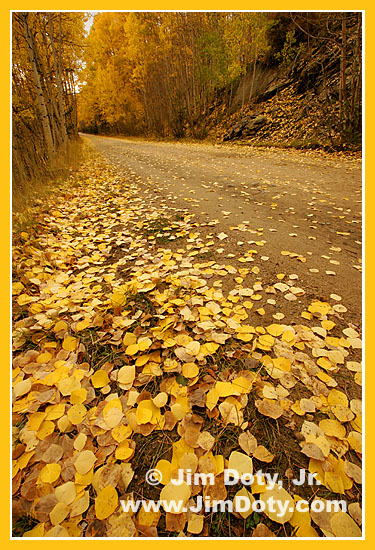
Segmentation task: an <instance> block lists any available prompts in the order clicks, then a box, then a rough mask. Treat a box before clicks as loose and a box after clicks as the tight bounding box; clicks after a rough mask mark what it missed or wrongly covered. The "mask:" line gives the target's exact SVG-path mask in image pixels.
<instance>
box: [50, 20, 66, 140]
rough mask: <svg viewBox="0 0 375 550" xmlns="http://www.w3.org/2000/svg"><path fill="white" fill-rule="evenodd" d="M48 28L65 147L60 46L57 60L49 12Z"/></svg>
mask: <svg viewBox="0 0 375 550" xmlns="http://www.w3.org/2000/svg"><path fill="white" fill-rule="evenodd" d="M48 28H49V35H50V41H51V46H52V56H53V67H54V70H55V77H56V85H57V95H58V101H59V122H60V128H61V138H62V143H63V147H64V148H66V146H67V140H68V134H67V131H66V121H65V113H64V99H63V86H62V77H61V54H60V49H61V48H60V47H59V54H60V55H59V62H58V61H57V53H56V48H55V41H54V37H53V28H52V18H51V14H49V15H48ZM59 37H60V40H61V13H60V14H59Z"/></svg>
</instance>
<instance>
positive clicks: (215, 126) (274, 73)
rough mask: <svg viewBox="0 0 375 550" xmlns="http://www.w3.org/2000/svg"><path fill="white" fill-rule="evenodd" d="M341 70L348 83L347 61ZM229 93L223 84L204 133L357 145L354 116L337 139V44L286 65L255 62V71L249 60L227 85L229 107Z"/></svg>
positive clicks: (219, 137)
mask: <svg viewBox="0 0 375 550" xmlns="http://www.w3.org/2000/svg"><path fill="white" fill-rule="evenodd" d="M346 72H347V77H346V80H347V86H350V85H351V76H350V73H351V66H350V65H349V66H348V67H347V71H346ZM254 74H255V77H254ZM250 95H251V97H252V99H251V100H250V101H249V96H250ZM229 96H230V92H229V91H228V90H226V91H224V92H223V93H222V94H221V95H218V96H217V98H216V100H215V101H214V103H213V104H212V105H211V107H210V109H209V113H207V117H206V120H205V122H204V127H205V129H206V131H207V137H208V138H209V139H214V140H215V141H240V142H244V143H251V144H254V145H278V146H280V145H282V146H284V147H296V148H318V147H319V148H321V147H323V148H325V149H327V150H334V149H335V150H336V149H351V150H356V149H358V148H359V147H360V142H361V132H360V121H359V122H358V126H359V128H358V129H357V131H356V132H355V133H354V134H353V133H352V135H350V136H348V137H347V140H346V143H345V141H344V142H343V140H342V133H341V131H342V129H341V127H340V124H339V119H340V101H339V99H340V50H339V48H338V47H337V48H336V49H334V50H333V51H329V52H328V51H327V50H326V49H323V48H315V49H314V50H313V51H311V52H309V53H306V54H305V55H303V56H302V57H301V59H300V60H299V61H298V62H296V63H294V64H292V65H287V66H285V65H281V66H279V67H267V66H266V65H264V64H261V63H258V64H257V66H256V67H255V71H254V66H250V67H249V70H248V72H247V74H246V75H245V76H244V77H243V78H242V79H241V80H239V81H238V83H237V86H236V89H235V90H234V91H233V90H232V96H233V97H232V101H231V106H230V107H228V103H229ZM244 99H245V101H244V105H242V103H243V100H244Z"/></svg>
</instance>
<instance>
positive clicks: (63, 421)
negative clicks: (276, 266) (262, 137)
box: [12, 152, 362, 537]
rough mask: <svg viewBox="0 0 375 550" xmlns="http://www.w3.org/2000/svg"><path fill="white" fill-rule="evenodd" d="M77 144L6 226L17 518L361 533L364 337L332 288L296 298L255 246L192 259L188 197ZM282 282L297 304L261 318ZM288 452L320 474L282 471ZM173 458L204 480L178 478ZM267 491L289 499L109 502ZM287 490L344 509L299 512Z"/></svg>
mask: <svg viewBox="0 0 375 550" xmlns="http://www.w3.org/2000/svg"><path fill="white" fill-rule="evenodd" d="M87 155H88V158H87V162H86V163H85V164H84V165H83V166H82V167H81V169H80V171H79V172H78V173H76V174H74V175H72V176H71V177H70V179H69V180H68V181H67V182H65V183H64V184H62V185H61V186H60V188H59V189H58V192H57V193H56V197H55V200H54V202H53V204H52V203H50V204H47V205H42V204H41V205H40V207H39V208H38V211H37V212H36V214H35V219H34V223H33V224H32V225H31V226H30V227H29V228H28V229H27V230H24V231H21V232H20V233H16V234H15V236H14V242H15V244H14V256H13V259H14V283H13V298H14V305H13V315H14V332H13V338H14V340H13V342H14V344H13V346H14V360H13V372H12V380H13V495H14V506H13V513H14V531H13V532H14V535H15V536H28V537H99V536H104V537H136V536H142V537H157V536H176V535H178V536H202V537H204V536H233V537H236V536H241V537H244V536H245V537H246V536H261V537H263V536H266V537H271V536H279V537H285V536H297V537H306V536H308V537H319V536H327V537H331V536H334V537H351V536H353V537H358V536H361V529H360V525H361V509H360V498H361V478H362V474H361V467H360V464H361V456H362V447H361V423H362V422H361V418H362V417H361V400H360V390H361V363H360V348H361V340H360V335H359V333H358V331H357V330H356V329H355V328H353V327H352V326H351V325H350V323H344V321H343V314H344V313H345V312H346V308H345V306H343V305H342V304H339V303H328V302H323V301H320V300H312V301H311V302H309V303H307V304H306V307H302V308H301V304H300V302H299V301H298V300H296V299H295V298H296V297H301V296H303V295H304V294H305V292H304V290H303V289H301V288H300V287H298V286H296V281H295V277H294V276H293V275H291V276H290V277H287V276H285V274H275V280H274V282H273V283H272V284H267V285H264V284H262V282H261V281H260V277H259V268H257V266H254V267H253V268H249V267H247V266H248V262H250V261H253V256H254V250H253V251H249V252H248V253H247V254H245V255H244V256H243V257H242V258H240V259H239V261H240V265H242V267H234V266H233V265H227V264H224V263H222V261H219V262H217V261H216V260H210V261H203V260H202V259H199V256H200V255H201V256H202V255H204V253H205V252H207V250H208V247H209V241H208V240H207V239H206V241H203V240H202V239H200V238H199V224H197V223H196V222H195V221H194V216H193V215H192V214H189V212H187V211H182V212H181V211H180V212H174V211H172V210H171V211H170V212H168V211H166V209H165V208H164V209H162V210H161V209H158V208H157V207H155V206H152V205H150V204H149V203H147V201H145V200H143V199H142V198H141V196H140V194H139V185H138V184H136V183H132V182H129V181H125V180H124V179H122V178H120V177H119V176H118V175H116V173H115V172H114V171H113V170H112V169H111V168H110V167H109V166H108V165H107V164H106V163H105V162H104V161H103V160H102V159H101V158H99V157H98V156H95V155H94V154H93V153H89V152H88V153H87ZM160 220H162V222H160ZM214 225H215V224H212V227H214ZM213 238H214V239H218V241H220V242H221V241H222V240H225V239H224V236H223V234H222V233H220V231H219V230H218V231H217V232H216V233H215V234H214V235H213ZM255 252H256V251H255ZM196 256H198V258H196ZM301 261H302V260H301ZM245 265H246V267H245ZM233 277H234V279H233ZM225 278H228V279H230V280H233V288H232V290H230V291H229V292H224V291H223V288H222V286H223V285H222V280H223V279H225ZM280 293H281V294H283V295H284V296H285V297H286V296H287V295H289V298H287V300H290V301H291V302H293V300H294V302H293V304H295V322H294V323H291V324H281V323H280V322H279V321H281V320H282V319H283V317H284V315H283V314H282V313H280V312H277V313H275V314H274V316H273V317H274V321H275V322H273V323H271V324H267V323H264V326H263V325H262V324H259V323H260V320H262V316H263V314H264V310H263V311H262V307H259V308H258V309H256V304H259V303H260V302H261V300H262V299H263V298H264V294H267V295H268V294H270V295H273V296H276V295H277V294H280ZM333 302H334V300H333ZM268 303H270V304H272V303H276V302H275V300H274V299H273V298H270V299H269V300H268ZM254 306H255V307H254ZM299 308H300V309H299ZM150 468H156V469H157V470H159V472H160V479H159V482H160V483H159V485H157V486H151V485H149V484H147V483H146V481H145V473H146V472H147V470H149V469H150ZM226 468H231V469H235V470H237V471H238V472H239V473H248V474H251V473H253V472H254V473H255V472H256V471H259V470H261V469H262V470H263V472H276V473H278V475H279V476H280V479H282V480H283V488H282V489H279V488H273V489H270V488H268V489H267V485H266V484H262V483H258V482H254V483H253V484H252V485H251V486H245V485H243V486H242V485H241V484H238V485H233V486H228V485H225V484H224V469H226ZM301 468H303V469H306V470H307V471H308V472H310V473H312V474H315V477H316V479H317V480H318V481H320V483H321V485H318V486H317V485H314V486H307V487H302V486H301V487H300V486H296V485H294V484H293V483H292V479H293V478H298V477H299V469H301ZM179 469H182V470H184V471H185V472H188V473H196V472H199V473H202V474H204V473H206V474H213V475H214V479H215V483H214V484H213V485H203V486H202V484H200V483H196V484H193V485H189V484H187V483H182V484H181V485H180V486H177V487H176V486H175V485H173V484H172V482H171V480H172V479H174V478H176V477H177V473H178V470H179ZM271 494H272V495H273V496H274V497H275V498H276V499H280V500H282V501H283V502H289V508H288V511H287V512H286V513H285V514H284V515H283V516H281V517H280V516H277V515H276V514H275V513H274V512H272V510H270V509H268V508H267V507H266V508H265V510H264V512H263V513H257V512H251V511H249V512H236V511H234V512H232V513H230V512H225V513H219V512H215V511H214V510H212V511H207V510H202V511H201V512H197V513H193V512H191V511H188V512H181V513H177V514H176V513H171V512H168V511H165V510H164V509H163V506H162V507H161V508H160V510H158V511H146V510H145V509H144V508H143V507H141V508H140V510H139V511H138V512H136V513H135V512H134V513H133V512H124V511H123V510H122V508H121V506H120V502H119V501H120V500H124V501H127V500H129V499H131V500H134V501H135V500H137V499H144V500H146V501H147V500H149V499H153V500H158V499H162V500H164V501H165V502H167V503H168V502H169V501H170V500H172V499H176V498H180V499H181V500H182V501H183V502H184V503H185V504H186V505H194V503H195V502H196V497H197V496H198V495H201V496H203V497H204V498H205V499H206V500H219V501H220V500H227V499H231V500H233V499H235V498H236V496H244V495H245V496H248V497H249V498H250V500H251V499H252V500H255V499H260V500H262V499H265V498H266V497H269V496H270V495H271ZM301 498H304V499H306V500H308V501H309V502H310V503H311V502H312V501H313V500H314V499H320V500H322V499H326V500H327V499H330V500H332V499H333V498H336V499H343V498H344V499H345V500H346V501H347V502H348V505H349V506H348V512H328V511H324V512H319V513H318V512H311V513H310V512H309V511H307V512H305V513H301V512H298V511H297V510H296V509H295V503H296V502H297V501H298V500H299V499H301Z"/></svg>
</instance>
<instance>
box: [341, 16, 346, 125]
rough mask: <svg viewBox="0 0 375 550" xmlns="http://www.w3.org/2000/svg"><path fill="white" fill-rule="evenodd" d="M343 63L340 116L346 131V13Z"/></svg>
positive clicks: (342, 43)
mask: <svg viewBox="0 0 375 550" xmlns="http://www.w3.org/2000/svg"><path fill="white" fill-rule="evenodd" d="M340 61H341V63H340V118H341V126H342V129H343V131H344V133H345V132H346V126H347V124H346V123H347V120H346V118H347V117H346V112H347V104H346V101H347V94H346V13H345V12H344V13H343V14H342V24H341V60H340Z"/></svg>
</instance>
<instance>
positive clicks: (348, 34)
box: [79, 12, 362, 140]
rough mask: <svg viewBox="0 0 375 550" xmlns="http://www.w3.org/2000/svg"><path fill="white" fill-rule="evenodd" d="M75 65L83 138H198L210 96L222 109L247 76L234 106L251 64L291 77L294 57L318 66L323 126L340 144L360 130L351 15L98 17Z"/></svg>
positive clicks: (357, 40) (356, 25)
mask: <svg viewBox="0 0 375 550" xmlns="http://www.w3.org/2000/svg"><path fill="white" fill-rule="evenodd" d="M83 59H84V69H83V70H82V71H81V73H80V81H81V89H80V94H79V98H80V100H79V113H80V115H79V117H80V121H81V128H82V129H83V130H85V131H89V132H99V133H102V132H106V133H124V134H130V135H135V134H146V135H157V136H174V137H181V136H183V135H185V134H186V132H188V133H189V135H191V136H192V137H202V128H203V129H204V123H205V119H206V118H207V115H208V114H209V112H210V109H212V103H213V100H214V99H215V97H217V96H220V95H221V96H224V95H226V96H227V97H228V102H227V105H228V106H229V107H230V103H231V100H232V95H233V89H234V87H236V85H238V83H239V81H240V79H241V77H243V76H244V75H247V78H248V79H250V86H249V91H248V92H246V94H245V87H243V88H242V90H243V92H242V99H241V105H242V109H243V107H244V105H245V104H247V103H249V102H251V101H253V100H254V99H255V97H254V94H253V89H254V86H253V84H254V81H255V75H256V71H257V68H258V65H259V64H263V65H268V66H270V65H273V66H283V67H285V69H286V71H289V72H293V70H294V68H295V66H296V63H297V62H298V61H301V60H304V62H305V64H306V66H307V73H308V66H309V64H311V63H310V61H315V64H316V62H318V65H319V71H320V73H321V74H322V75H323V80H324V87H323V88H324V93H323V95H324V97H323V96H322V97H321V98H320V100H321V101H322V102H324V103H325V105H326V106H329V109H328V110H329V111H330V112H331V115H330V121H329V124H330V125H331V126H332V125H333V126H336V127H337V131H338V132H339V133H340V134H341V135H342V139H343V140H345V139H351V138H352V136H353V134H354V133H358V132H359V131H360V127H361V118H360V113H361V97H360V96H361V74H362V73H361V70H362V69H361V14H360V13H359V12H358V13H338V12H324V13H323V12H322V13H265V12H261V13H260V12H258V13H256V12H243V13H230V12H226V13H222V12H207V13H202V12H199V13H194V12H177V13H170V12H168V13H167V12H162V13H150V12H143V13H142V12H137V13H126V12H120V13H99V14H97V15H96V16H95V19H94V23H93V26H92V28H91V31H90V33H89V36H88V38H87V47H86V49H85V52H84V57H83ZM332 67H333V68H334V71H336V72H334V78H331V72H330V71H332ZM314 71H315V68H314ZM336 75H337V78H336ZM315 76H316V75H314V74H312V76H311V75H309V78H310V82H311V79H312V81H314V78H315ZM331 104H332V105H333V106H332V108H331ZM336 105H338V108H337V113H336V111H335V106H336ZM331 118H332V120H331Z"/></svg>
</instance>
